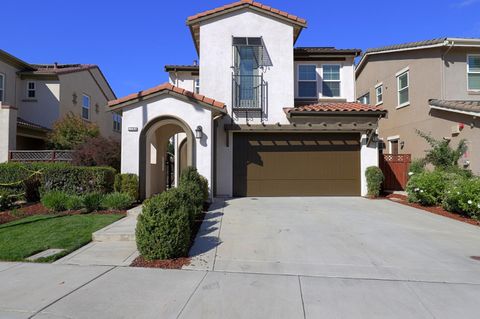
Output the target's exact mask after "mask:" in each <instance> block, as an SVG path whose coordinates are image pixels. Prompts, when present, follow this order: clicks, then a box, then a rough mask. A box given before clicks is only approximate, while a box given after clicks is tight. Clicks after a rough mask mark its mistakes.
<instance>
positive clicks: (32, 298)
mask: <svg viewBox="0 0 480 319" xmlns="http://www.w3.org/2000/svg"><path fill="white" fill-rule="evenodd" d="M191 253H192V254H193V255H195V257H194V263H193V264H192V265H191V266H190V270H187V269H185V270H160V269H146V268H130V267H118V266H81V265H64V264H52V265H48V264H33V263H32V264H26V263H1V262H0V283H1V284H0V319H2V318H9V319H10V318H25V319H26V318H35V319H36V318H38V319H46V318H49V319H60V318H77V319H83V318H84V319H87V318H115V319H118V318H172V319H173V318H181V319H193V318H208V319H212V318H213V319H215V318H218V319H220V318H222V319H223V318H245V319H247V318H248V319H252V318H259V319H260V318H261V319H267V318H275V319H279V318H285V319H302V318H303V319H305V318H365V319H373V318H378V319H383V318H399V319H404V318H409V319H410V318H445V319H451V318H462V319H467V318H472V319H473V318H475V319H476V318H478V302H479V300H480V262H478V261H475V260H473V259H470V256H473V255H480V229H479V228H478V227H474V226H470V225H467V224H463V223H460V222H457V221H453V220H450V219H446V218H443V217H440V216H436V215H432V214H429V213H425V212H423V211H419V210H416V209H412V208H409V207H406V206H402V205H400V204H396V203H393V202H389V201H384V200H376V201H370V200H366V199H362V198H259V199H254V198H244V199H233V200H228V201H218V202H216V203H215V204H214V205H213V209H212V210H211V211H210V212H209V213H208V214H207V218H206V220H205V222H204V223H203V226H202V229H201V232H200V234H199V236H198V238H197V240H196V242H195V245H194V247H193V249H192V251H191Z"/></svg>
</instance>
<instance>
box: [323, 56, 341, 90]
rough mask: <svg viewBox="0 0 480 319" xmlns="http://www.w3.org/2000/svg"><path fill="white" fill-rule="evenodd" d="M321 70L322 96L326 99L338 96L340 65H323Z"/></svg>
mask: <svg viewBox="0 0 480 319" xmlns="http://www.w3.org/2000/svg"><path fill="white" fill-rule="evenodd" d="M322 69H323V85H322V95H323V96H327V97H338V96H340V65H338V64H325V65H323V66H322Z"/></svg>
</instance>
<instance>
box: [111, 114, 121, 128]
mask: <svg viewBox="0 0 480 319" xmlns="http://www.w3.org/2000/svg"><path fill="white" fill-rule="evenodd" d="M113 130H114V131H115V132H121V131H122V116H121V115H120V114H118V113H113Z"/></svg>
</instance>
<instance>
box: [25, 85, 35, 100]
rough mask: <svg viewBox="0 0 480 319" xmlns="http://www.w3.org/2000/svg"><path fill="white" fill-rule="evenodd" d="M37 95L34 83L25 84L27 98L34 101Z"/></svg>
mask: <svg viewBox="0 0 480 319" xmlns="http://www.w3.org/2000/svg"><path fill="white" fill-rule="evenodd" d="M36 95H37V90H36V84H35V82H34V81H28V82H27V98H29V99H34V98H35V97H36Z"/></svg>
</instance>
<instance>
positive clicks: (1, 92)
mask: <svg viewBox="0 0 480 319" xmlns="http://www.w3.org/2000/svg"><path fill="white" fill-rule="evenodd" d="M4 101H5V76H4V75H3V74H2V73H0V102H4Z"/></svg>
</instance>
